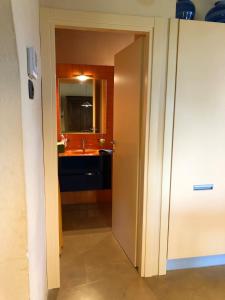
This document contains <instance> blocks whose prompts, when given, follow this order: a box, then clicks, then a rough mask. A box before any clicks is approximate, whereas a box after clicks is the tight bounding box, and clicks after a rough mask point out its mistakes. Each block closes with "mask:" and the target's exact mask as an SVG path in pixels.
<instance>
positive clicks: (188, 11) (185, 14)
mask: <svg viewBox="0 0 225 300" xmlns="http://www.w3.org/2000/svg"><path fill="white" fill-rule="evenodd" d="M194 17H195V5H194V4H193V2H192V1H191V0H177V5H176V18H177V19H184V20H193V19H194Z"/></svg>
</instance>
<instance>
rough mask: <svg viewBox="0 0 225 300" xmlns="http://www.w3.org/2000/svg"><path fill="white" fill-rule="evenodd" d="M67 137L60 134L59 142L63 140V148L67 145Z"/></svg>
mask: <svg viewBox="0 0 225 300" xmlns="http://www.w3.org/2000/svg"><path fill="white" fill-rule="evenodd" d="M68 141H69V140H68V138H66V137H65V136H64V135H63V134H61V142H63V144H64V146H65V148H66V147H67V144H68Z"/></svg>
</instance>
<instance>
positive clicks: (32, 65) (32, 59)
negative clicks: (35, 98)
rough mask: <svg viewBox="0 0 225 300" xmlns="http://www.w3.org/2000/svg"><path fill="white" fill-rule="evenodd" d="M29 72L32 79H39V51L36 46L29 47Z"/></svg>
mask: <svg viewBox="0 0 225 300" xmlns="http://www.w3.org/2000/svg"><path fill="white" fill-rule="evenodd" d="M27 74H28V76H29V78H30V79H37V76H38V68H37V53H36V51H35V49H34V47H29V48H27Z"/></svg>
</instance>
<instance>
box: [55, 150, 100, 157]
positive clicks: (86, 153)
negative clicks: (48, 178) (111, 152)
mask: <svg viewBox="0 0 225 300" xmlns="http://www.w3.org/2000/svg"><path fill="white" fill-rule="evenodd" d="M92 155H93V156H96V155H99V150H97V149H85V150H83V149H76V150H66V151H65V152H64V153H61V155H60V156H92Z"/></svg>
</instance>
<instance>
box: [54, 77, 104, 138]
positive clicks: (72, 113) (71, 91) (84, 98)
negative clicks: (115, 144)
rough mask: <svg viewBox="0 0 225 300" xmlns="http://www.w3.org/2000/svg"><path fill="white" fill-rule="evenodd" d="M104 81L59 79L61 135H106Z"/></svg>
mask: <svg viewBox="0 0 225 300" xmlns="http://www.w3.org/2000/svg"><path fill="white" fill-rule="evenodd" d="M106 89H107V83H106V80H98V79H87V80H85V81H80V80H78V79H59V98H60V108H61V114H60V116H61V132H62V133H106V104H107V94H106V93H107V91H106Z"/></svg>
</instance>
